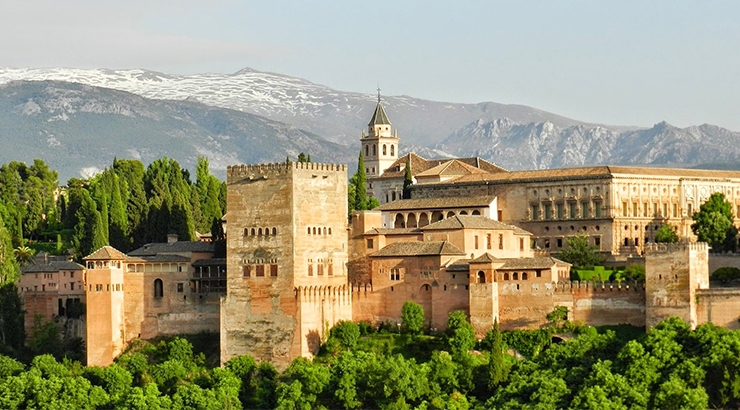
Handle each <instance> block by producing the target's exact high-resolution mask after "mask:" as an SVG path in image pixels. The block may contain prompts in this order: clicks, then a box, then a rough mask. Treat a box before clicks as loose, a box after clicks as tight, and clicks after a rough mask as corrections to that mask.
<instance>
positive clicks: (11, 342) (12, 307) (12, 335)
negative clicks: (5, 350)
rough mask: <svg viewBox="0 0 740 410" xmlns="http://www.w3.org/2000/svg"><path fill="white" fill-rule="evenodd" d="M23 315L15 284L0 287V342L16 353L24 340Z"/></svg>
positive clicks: (21, 301)
mask: <svg viewBox="0 0 740 410" xmlns="http://www.w3.org/2000/svg"><path fill="white" fill-rule="evenodd" d="M24 313H25V312H24V310H23V299H22V298H21V295H20V292H19V291H18V287H17V286H16V285H15V283H14V282H6V283H4V284H3V285H0V340H1V341H2V343H3V344H4V345H5V346H8V347H10V348H11V349H13V350H15V351H16V352H18V351H20V350H21V348H23V343H24V341H25V340H26V331H25V330H24V327H23V319H24Z"/></svg>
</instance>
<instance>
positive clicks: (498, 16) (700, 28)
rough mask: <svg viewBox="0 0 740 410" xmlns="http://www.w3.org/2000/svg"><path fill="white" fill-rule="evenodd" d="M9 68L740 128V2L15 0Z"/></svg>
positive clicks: (6, 8) (7, 36) (3, 28)
mask: <svg viewBox="0 0 740 410" xmlns="http://www.w3.org/2000/svg"><path fill="white" fill-rule="evenodd" d="M0 50H1V51H0V66H15V67H56V66H67V67H79V68H98V67H105V68H147V69H152V70H158V71H164V72H169V73H181V74H189V73H202V72H219V73H232V72H235V71H238V70H239V69H241V68H244V67H251V68H254V69H257V70H262V71H273V72H278V73H282V74H287V75H291V76H296V77H302V78H306V79H308V80H311V81H313V82H316V83H321V84H325V85H328V86H330V87H333V88H336V89H340V90H344V91H358V92H367V93H372V92H374V90H375V88H376V85H377V84H380V85H381V87H382V88H383V92H384V93H385V94H392V95H400V94H406V95H412V96H414V97H420V98H427V99H432V100H439V101H452V102H480V101H495V102H500V103H516V104H525V105H530V106H533V107H537V108H541V109H544V110H547V111H551V112H554V113H557V114H560V115H564V116H568V117H572V118H575V119H579V120H582V121H589V122H599V123H606V124H618V125H640V126H651V125H652V124H654V123H657V122H659V121H662V120H666V121H668V122H669V123H672V124H674V125H678V126H688V125H692V124H694V125H698V124H702V123H710V124H716V125H720V126H723V127H727V128H730V129H731V130H733V131H740V2H739V1H650V2H648V1H640V2H637V1H612V2H604V1H539V2H534V1H446V2H440V1H433V0H428V1H381V0H376V1H363V2H359V1H349V0H344V1H285V0H271V1H260V2H252V1H201V0H183V1H156V0H147V1H142V0H127V1H116V2H114V1H101V0H66V1H59V0H3V5H2V12H1V13H0Z"/></svg>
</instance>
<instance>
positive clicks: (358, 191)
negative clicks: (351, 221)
mask: <svg viewBox="0 0 740 410" xmlns="http://www.w3.org/2000/svg"><path fill="white" fill-rule="evenodd" d="M354 179H355V206H354V209H355V210H358V211H364V210H366V209H367V173H365V157H364V156H363V155H362V151H360V157H359V159H358V160H357V173H355V178H354Z"/></svg>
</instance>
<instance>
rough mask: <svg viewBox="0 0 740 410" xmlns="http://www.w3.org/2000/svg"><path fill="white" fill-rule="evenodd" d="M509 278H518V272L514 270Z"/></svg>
mask: <svg viewBox="0 0 740 410" xmlns="http://www.w3.org/2000/svg"><path fill="white" fill-rule="evenodd" d="M511 279H512V280H519V272H514V273H513V274H512V275H511Z"/></svg>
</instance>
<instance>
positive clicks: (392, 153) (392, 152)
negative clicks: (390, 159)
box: [391, 144, 395, 155]
mask: <svg viewBox="0 0 740 410" xmlns="http://www.w3.org/2000/svg"><path fill="white" fill-rule="evenodd" d="M394 151H395V149H393V144H391V155H395V154H394Z"/></svg>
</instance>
